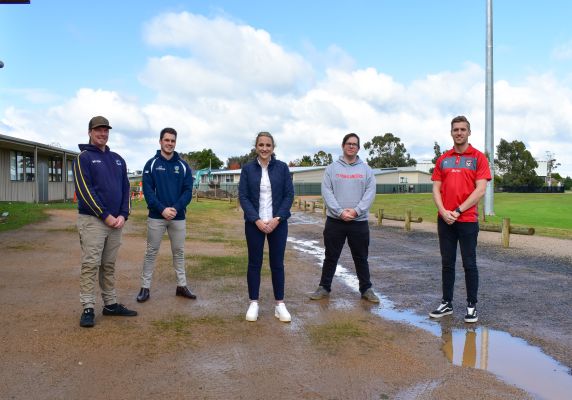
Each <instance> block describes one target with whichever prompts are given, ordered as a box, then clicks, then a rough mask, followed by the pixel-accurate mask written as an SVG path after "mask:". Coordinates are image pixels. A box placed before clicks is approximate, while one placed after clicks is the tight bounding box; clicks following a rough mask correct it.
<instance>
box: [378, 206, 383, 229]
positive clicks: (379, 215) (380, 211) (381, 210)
mask: <svg viewBox="0 0 572 400" xmlns="http://www.w3.org/2000/svg"><path fill="white" fill-rule="evenodd" d="M382 220H383V208H380V209H379V210H377V225H379V226H381V221H382Z"/></svg>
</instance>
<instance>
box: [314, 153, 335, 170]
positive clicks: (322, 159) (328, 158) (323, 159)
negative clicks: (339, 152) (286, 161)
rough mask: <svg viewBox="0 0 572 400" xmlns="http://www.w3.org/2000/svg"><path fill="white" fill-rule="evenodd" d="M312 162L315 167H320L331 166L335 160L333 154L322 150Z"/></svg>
mask: <svg viewBox="0 0 572 400" xmlns="http://www.w3.org/2000/svg"><path fill="white" fill-rule="evenodd" d="M312 161H313V165H314V166H316V167H318V166H326V165H330V164H331V163H333V162H334V159H333V157H332V154H331V153H326V152H325V151H323V150H320V151H318V152H317V153H316V154H314V158H313V160H312Z"/></svg>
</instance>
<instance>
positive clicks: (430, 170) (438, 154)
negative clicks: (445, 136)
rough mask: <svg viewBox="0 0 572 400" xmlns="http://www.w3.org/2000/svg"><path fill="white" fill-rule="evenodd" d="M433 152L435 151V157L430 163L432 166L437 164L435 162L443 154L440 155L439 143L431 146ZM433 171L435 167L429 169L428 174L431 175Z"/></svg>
mask: <svg viewBox="0 0 572 400" xmlns="http://www.w3.org/2000/svg"><path fill="white" fill-rule="evenodd" d="M433 150H434V151H435V157H433V159H432V160H431V162H432V163H433V165H435V164H436V163H437V160H438V159H439V157H441V155H442V154H443V153H441V146H439V143H437V142H435V144H434V145H433ZM434 169H435V167H431V168H429V172H430V173H433V170H434Z"/></svg>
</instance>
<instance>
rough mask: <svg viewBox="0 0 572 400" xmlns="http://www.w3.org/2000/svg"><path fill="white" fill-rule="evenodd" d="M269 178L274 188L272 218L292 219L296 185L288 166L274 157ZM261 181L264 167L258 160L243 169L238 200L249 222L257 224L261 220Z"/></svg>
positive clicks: (269, 166)
mask: <svg viewBox="0 0 572 400" xmlns="http://www.w3.org/2000/svg"><path fill="white" fill-rule="evenodd" d="M268 177H269V178H270V186H271V187H272V216H273V217H280V218H281V219H283V220H287V219H288V218H290V215H291V214H290V207H292V202H293V201H294V185H293V184H292V176H291V175H290V170H289V169H288V165H286V163H284V162H282V161H279V160H276V158H275V157H274V155H272V158H271V160H270V163H268ZM261 179H262V167H261V166H260V164H258V159H254V160H253V161H250V162H249V163H247V164H246V165H244V167H242V171H241V172H240V182H239V183H238V198H239V200H240V206H241V207H242V209H243V210H244V219H245V221H247V222H256V221H257V220H259V219H260V215H259V214H258V209H259V208H260V181H261Z"/></svg>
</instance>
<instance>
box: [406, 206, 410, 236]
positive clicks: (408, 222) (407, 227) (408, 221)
mask: <svg viewBox="0 0 572 400" xmlns="http://www.w3.org/2000/svg"><path fill="white" fill-rule="evenodd" d="M405 230H406V231H407V232H409V231H410V230H411V210H407V211H405Z"/></svg>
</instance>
